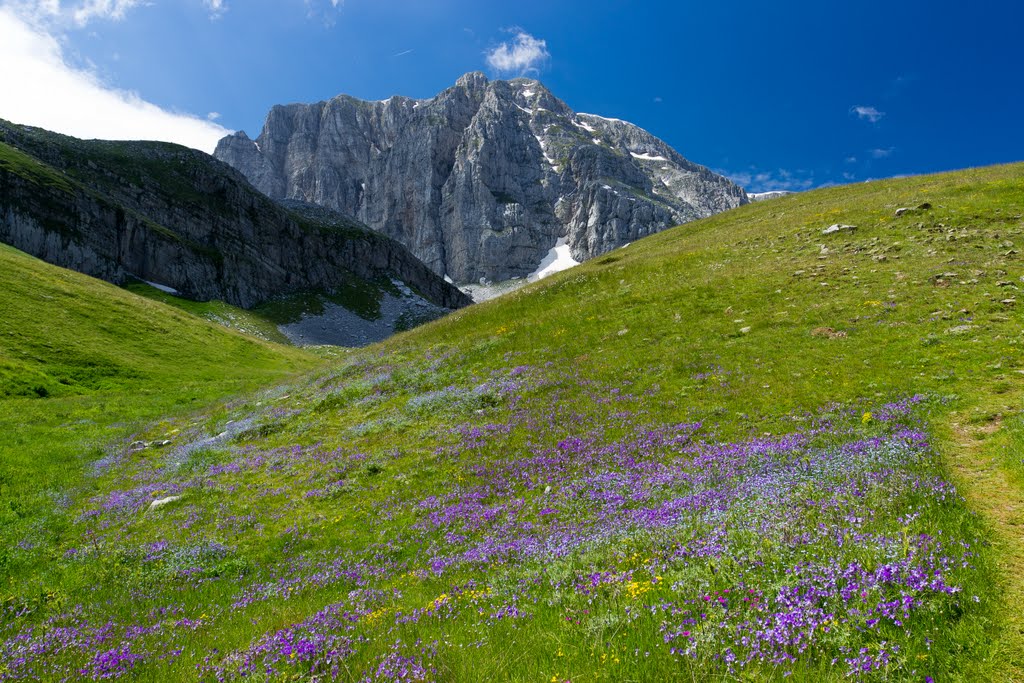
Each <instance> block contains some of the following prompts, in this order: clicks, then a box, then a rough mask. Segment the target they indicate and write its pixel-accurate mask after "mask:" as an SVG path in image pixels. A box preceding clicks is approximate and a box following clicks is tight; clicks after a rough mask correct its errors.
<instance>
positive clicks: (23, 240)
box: [0, 121, 470, 308]
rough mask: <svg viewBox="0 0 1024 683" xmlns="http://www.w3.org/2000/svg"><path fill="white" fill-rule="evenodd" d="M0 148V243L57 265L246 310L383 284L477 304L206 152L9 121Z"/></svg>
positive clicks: (394, 251)
mask: <svg viewBox="0 0 1024 683" xmlns="http://www.w3.org/2000/svg"><path fill="white" fill-rule="evenodd" d="M0 144H3V145H6V146H7V148H8V149H13V150H16V151H15V152H9V153H8V154H9V155H11V158H12V159H14V161H13V162H9V163H7V164H0V242H4V243H7V244H10V245H12V246H14V247H16V248H18V249H21V250H22V251H25V252H27V253H29V254H32V255H33V256H36V257H38V258H41V259H43V260H45V261H48V262H50V263H53V264H55V265H58V266H62V267H65V268H71V269H73V270H77V271H79V272H82V273H85V274H87V275H91V276H93V277H98V278H102V279H104V280H108V281H110V282H113V283H116V284H120V283H122V282H124V281H125V280H126V279H127V278H129V277H137V278H140V279H143V280H148V281H153V282H157V283H161V284H163V285H166V286H168V287H170V288H173V289H174V290H177V291H179V292H181V293H182V294H183V295H184V296H187V297H189V298H193V299H199V300H207V299H221V300H224V301H227V302H228V303H232V304H235V305H237V306H242V307H245V308H249V307H252V306H254V305H256V304H259V303H261V302H263V301H266V300H267V299H270V298H273V297H276V296H279V295H284V294H291V293H296V292H302V291H306V290H332V289H334V288H337V287H339V286H343V285H352V284H353V283H359V282H363V283H366V286H367V287H374V286H376V285H375V284H374V283H375V282H377V281H379V280H380V279H381V278H388V279H397V280H399V281H401V282H403V283H405V284H407V285H409V286H410V287H412V288H414V289H415V290H416V291H417V292H418V293H419V294H420V295H422V296H423V297H424V298H425V299H427V300H428V301H430V302H432V303H434V304H436V305H437V306H440V307H442V308H458V307H460V306H465V305H467V304H468V303H470V299H469V297H467V296H466V295H464V294H463V293H462V292H460V291H459V290H458V289H457V288H455V287H453V286H452V285H450V284H448V283H446V282H445V281H444V280H443V279H442V278H441V277H439V276H438V275H437V274H435V273H434V272H432V271H431V270H430V269H429V268H427V267H426V266H425V265H424V264H423V263H422V262H420V261H419V260H418V259H416V258H415V257H414V256H413V255H412V253H411V252H410V251H409V250H408V249H406V248H405V247H403V246H402V245H401V244H399V243H397V242H395V241H394V240H390V239H387V238H386V237H385V236H383V235H381V234H379V233H377V232H375V231H373V230H370V229H369V228H367V227H366V226H364V225H361V224H359V223H358V222H356V221H354V220H352V219H350V218H348V217H345V216H341V215H339V214H337V213H335V212H332V211H328V210H325V209H322V208H319V207H317V208H315V210H307V209H306V208H305V207H303V206H301V205H296V204H292V205H289V206H287V207H285V206H282V205H280V204H278V203H276V202H274V201H271V200H270V199H268V198H267V197H266V196H265V195H263V194H261V193H260V192H258V191H256V189H255V188H253V187H252V186H251V185H250V184H249V183H248V182H247V181H246V180H245V178H243V177H242V176H241V174H239V173H238V172H237V171H235V170H234V169H232V168H230V167H228V166H227V165H225V164H223V163H221V162H218V161H217V160H216V159H214V158H212V157H210V156H209V155H207V154H203V153H202V152H197V151H195V150H191V149H187V148H185V147H180V146H177V145H171V144H166V143H147V142H101V141H83V140H77V139H75V138H70V137H67V136H62V135H56V134H53V133H48V132H46V131H42V130H40V129H34V128H27V127H22V126H16V125H13V124H8V123H6V122H3V121H0ZM18 151H20V152H18ZM21 153H23V155H24V156H20V155H19V154H21Z"/></svg>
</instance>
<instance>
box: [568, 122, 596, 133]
mask: <svg viewBox="0 0 1024 683" xmlns="http://www.w3.org/2000/svg"><path fill="white" fill-rule="evenodd" d="M573 123H575V124H576V125H577V126H579V127H580V128H582V129H583V130H585V131H587V132H588V133H596V132H597V128H594V127H593V126H591V125H589V124H586V123H583V122H582V121H573Z"/></svg>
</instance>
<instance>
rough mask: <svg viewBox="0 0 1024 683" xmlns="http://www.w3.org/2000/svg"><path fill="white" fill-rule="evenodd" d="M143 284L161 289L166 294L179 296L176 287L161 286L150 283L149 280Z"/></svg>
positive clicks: (156, 283)
mask: <svg viewBox="0 0 1024 683" xmlns="http://www.w3.org/2000/svg"><path fill="white" fill-rule="evenodd" d="M143 282H145V283H146V284H147V285H149V286H150V287H152V288H153V289H159V290H160V291H161V292H163V293H164V294H173V295H174V296H178V290H176V289H175V288H174V287H168V286H167V285H161V284H160V283H158V282H150V281H149V280H143Z"/></svg>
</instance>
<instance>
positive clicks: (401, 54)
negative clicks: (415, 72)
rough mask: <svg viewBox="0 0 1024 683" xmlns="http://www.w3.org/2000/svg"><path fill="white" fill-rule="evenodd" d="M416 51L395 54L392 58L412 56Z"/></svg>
mask: <svg viewBox="0 0 1024 683" xmlns="http://www.w3.org/2000/svg"><path fill="white" fill-rule="evenodd" d="M415 51H416V50H402V51H401V52H398V53H395V54H393V55H391V56H392V57H404V56H406V55H411V54H412V53H413V52H415Z"/></svg>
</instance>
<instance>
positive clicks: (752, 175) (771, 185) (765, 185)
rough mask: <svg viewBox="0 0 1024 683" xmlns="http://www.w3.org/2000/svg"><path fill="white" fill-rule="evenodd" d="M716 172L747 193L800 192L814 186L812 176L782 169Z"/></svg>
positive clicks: (805, 172)
mask: <svg viewBox="0 0 1024 683" xmlns="http://www.w3.org/2000/svg"><path fill="white" fill-rule="evenodd" d="M717 172H718V173H720V174H722V175H724V176H725V177H727V178H728V179H729V180H731V181H733V182H734V183H736V184H737V185H739V186H741V187H743V188H744V189H745V190H747V192H773V191H775V190H788V191H790V192H800V191H803V190H809V189H811V188H812V187H815V186H816V183H815V182H814V174H813V173H811V172H809V171H803V170H798V171H788V170H786V169H784V168H779V169H775V170H763V169H759V168H757V167H756V166H751V167H750V168H748V169H747V170H744V171H726V170H721V169H718V171H717Z"/></svg>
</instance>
